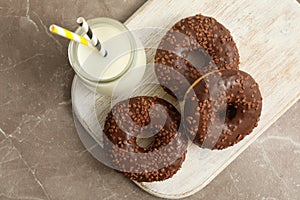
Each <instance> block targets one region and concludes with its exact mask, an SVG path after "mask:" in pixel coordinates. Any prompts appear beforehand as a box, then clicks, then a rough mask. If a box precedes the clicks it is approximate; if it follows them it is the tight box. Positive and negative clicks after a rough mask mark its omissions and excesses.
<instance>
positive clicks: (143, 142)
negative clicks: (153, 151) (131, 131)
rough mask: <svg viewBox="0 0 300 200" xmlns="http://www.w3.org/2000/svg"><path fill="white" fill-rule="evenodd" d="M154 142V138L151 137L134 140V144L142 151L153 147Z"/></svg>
mask: <svg viewBox="0 0 300 200" xmlns="http://www.w3.org/2000/svg"><path fill="white" fill-rule="evenodd" d="M154 142H155V136H152V137H148V138H142V137H138V138H136V144H137V145H138V146H139V147H141V148H144V149H148V148H150V147H151V146H153V144H154Z"/></svg>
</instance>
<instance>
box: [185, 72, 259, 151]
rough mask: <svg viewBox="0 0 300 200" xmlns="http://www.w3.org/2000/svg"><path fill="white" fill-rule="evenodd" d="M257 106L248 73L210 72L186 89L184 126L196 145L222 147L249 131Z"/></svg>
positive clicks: (256, 118) (254, 122) (254, 87)
mask: <svg viewBox="0 0 300 200" xmlns="http://www.w3.org/2000/svg"><path fill="white" fill-rule="evenodd" d="M261 109H262V97H261V93H260V91H259V87H258V84H257V83H256V82H255V80H254V79H253V78H252V77H251V76H250V75H249V74H247V73H246V72H243V71H238V70H221V71H216V72H211V73H208V74H206V75H204V76H203V77H201V78H199V79H198V80H197V81H196V82H195V83H194V84H193V85H192V86H191V87H190V88H189V90H188V91H187V94H186V96H185V104H184V127H185V129H186V132H187V134H188V135H189V137H190V139H191V140H192V141H193V142H194V143H195V144H197V145H198V146H200V147H202V148H209V149H224V148H227V147H228V146H232V145H234V144H236V143H238V142H239V141H241V140H242V139H243V138H244V137H245V136H246V135H248V134H250V133H251V132H252V130H253V129H254V128H255V127H256V126H257V123H258V121H259V117H260V114H261Z"/></svg>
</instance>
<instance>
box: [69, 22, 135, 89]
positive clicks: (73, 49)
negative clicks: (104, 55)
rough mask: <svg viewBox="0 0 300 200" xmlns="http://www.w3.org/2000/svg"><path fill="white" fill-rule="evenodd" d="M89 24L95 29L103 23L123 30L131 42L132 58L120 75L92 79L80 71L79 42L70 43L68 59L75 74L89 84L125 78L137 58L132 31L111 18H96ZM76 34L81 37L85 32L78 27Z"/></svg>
mask: <svg viewBox="0 0 300 200" xmlns="http://www.w3.org/2000/svg"><path fill="white" fill-rule="evenodd" d="M87 22H88V23H89V25H90V26H91V27H92V28H93V26H95V25H97V24H101V23H105V24H109V25H113V26H114V27H116V28H117V29H119V30H121V31H122V33H124V34H126V35H127V36H128V39H129V42H130V46H131V49H130V52H129V53H130V58H129V61H128V63H127V66H126V67H125V68H124V70H122V71H121V72H120V73H118V74H117V75H115V76H113V77H111V78H106V79H100V78H99V79H92V78H90V77H89V76H88V75H87V73H86V72H85V71H84V70H78V69H81V65H80V63H79V61H78V56H77V52H78V51H77V49H78V46H79V44H78V43H77V42H74V41H70V43H69V47H68V57H69V62H70V64H71V66H72V68H73V70H74V71H75V73H76V74H77V75H78V76H79V77H80V78H81V79H83V80H84V81H87V82H91V83H95V84H97V83H109V82H112V81H115V80H117V79H119V78H120V77H121V76H123V75H124V74H125V73H126V72H127V71H128V70H129V68H130V66H131V65H132V63H133V61H134V59H135V57H136V43H135V40H134V36H133V34H132V33H131V32H130V30H129V29H128V28H127V27H126V26H125V25H124V24H122V23H121V22H119V21H117V20H115V19H111V18H106V17H101V18H94V19H89V20H87ZM75 33H76V34H79V35H83V34H84V31H83V30H82V29H81V28H80V27H78V28H77V29H76V31H75Z"/></svg>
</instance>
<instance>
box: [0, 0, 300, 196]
mask: <svg viewBox="0 0 300 200" xmlns="http://www.w3.org/2000/svg"><path fill="white" fill-rule="evenodd" d="M143 3H144V1H143V0H89V1H88V0H83V1H78V0H66V1H60V0H51V1H46V0H0V23H1V26H0V29H1V31H0V41H1V45H0V111H1V115H0V199H1V200H2V199H3V200H14V199H18V200H25V199H35V200H38V199H59V200H61V199H62V200H63V199H68V200H69V199H72V200H77V199H105V200H109V199H110V200H113V199H130V200H135V199H136V200H141V199H143V200H148V199H157V198H155V197H153V196H151V195H149V194H147V193H145V192H143V191H142V190H141V189H139V188H138V187H136V186H135V185H134V184H133V183H132V182H131V181H129V180H128V179H126V178H125V177H123V176H122V175H121V174H118V173H116V172H115V171H113V170H112V169H109V168H107V167H105V166H103V165H102V164H101V163H99V162H98V161H97V160H95V159H94V158H93V157H92V156H91V155H90V154H89V153H88V152H87V151H86V150H85V149H84V147H83V145H82V144H81V142H80V140H79V138H78V136H77V134H76V131H75V128H74V123H73V118H72V110H71V100H70V87H71V82H72V78H73V76H74V72H73V71H72V69H71V67H70V66H69V63H68V59H67V45H68V41H67V40H65V39H63V38H60V37H57V36H54V35H52V34H50V33H49V31H48V27H49V25H50V24H52V23H57V24H60V25H63V26H64V27H66V28H69V29H71V30H74V29H75V28H76V26H77V25H76V22H75V19H76V18H77V17H78V16H84V17H85V18H87V19H88V18H95V17H101V16H106V17H113V18H115V19H118V20H120V21H125V20H126V19H127V18H128V17H129V16H130V15H131V14H132V13H133V12H134V11H135V10H136V9H137V8H139V7H140V6H141V5H142V4H143ZM299 111H300V101H298V102H297V103H296V104H295V105H294V106H293V107H292V108H291V109H290V110H289V111H288V112H286V113H285V114H284V115H283V116H282V117H281V118H280V119H279V120H278V121H277V122H276V123H275V124H274V125H273V126H272V127H271V128H269V129H268V130H267V131H266V132H265V133H264V134H263V135H262V136H261V137H260V138H259V139H258V140H257V141H256V142H255V143H254V144H252V145H251V146H250V147H249V148H248V149H247V150H246V151H245V152H243V153H242V154H241V155H240V156H239V157H238V158H237V159H236V160H235V161H234V162H233V163H232V164H231V165H230V166H229V167H227V168H226V169H225V170H224V171H223V172H222V173H221V174H220V175H219V176H218V177H217V178H216V179H214V180H213V181H212V182H211V183H210V184H209V185H208V186H207V187H205V188H204V189H203V190H202V191H200V192H199V193H197V194H195V195H194V196H192V197H189V198H187V199H189V200H196V199H197V200H198V199H206V200H209V199H222V200H223V199H261V200H267V199H268V200H274V199H283V200H286V199H292V200H297V199H299V198H300V112H299Z"/></svg>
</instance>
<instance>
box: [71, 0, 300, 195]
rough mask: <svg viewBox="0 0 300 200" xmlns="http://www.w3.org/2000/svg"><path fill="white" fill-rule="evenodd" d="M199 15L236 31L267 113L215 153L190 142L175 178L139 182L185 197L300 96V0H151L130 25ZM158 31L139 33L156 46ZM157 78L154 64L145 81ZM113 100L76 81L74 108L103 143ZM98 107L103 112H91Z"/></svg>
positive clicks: (243, 58)
mask: <svg viewBox="0 0 300 200" xmlns="http://www.w3.org/2000/svg"><path fill="white" fill-rule="evenodd" d="M197 13H202V14H204V15H208V16H212V17H214V18H216V19H217V20H218V21H219V22H221V23H222V24H223V25H225V26H226V27H227V28H228V29H229V30H230V31H231V33H232V35H233V38H234V39H235V42H236V43H237V46H238V49H239V53H240V57H241V64H240V68H241V69H242V70H244V71H246V72H248V73H250V74H251V75H252V76H253V77H254V78H255V80H256V81H257V82H258V83H259V85H260V89H261V92H262V95H263V111H262V116H261V120H260V122H259V126H258V127H257V128H256V129H255V130H254V132H253V133H252V134H251V135H249V136H247V137H246V138H245V139H244V140H243V141H241V142H240V143H239V144H237V145H235V146H234V147H231V148H228V149H226V150H222V151H210V150H203V149H199V148H197V147H196V146H194V145H190V146H189V149H188V154H187V158H186V160H185V162H184V163H183V166H182V169H181V170H180V171H179V172H178V173H177V174H176V175H175V176H174V177H173V178H171V179H168V180H166V181H163V182H153V183H137V185H138V186H140V187H141V188H142V189H144V190H146V191H147V192H149V193H151V194H153V195H156V196H159V197H163V198H172V199H179V198H183V197H187V196H189V195H192V194H194V193H195V192H197V191H199V190H201V189H202V188H203V187H204V186H206V185H207V184H208V183H209V182H210V181H211V180H213V179H214V178H215V177H216V176H217V175H218V174H219V173H220V172H221V171H222V170H223V169H224V168H225V167H226V166H228V165H229V164H230V163H231V162H232V161H233V160H234V159H235V158H236V157H237V156H238V155H239V154H240V153H242V152H243V151H244V150H245V149H246V148H247V147H248V146H249V145H250V144H251V143H252V142H254V141H255V139H256V138H258V137H259V136H260V135H261V134H262V133H263V132H264V131H265V130H266V129H267V128H268V127H270V126H271V125H272V124H273V123H274V122H275V121H276V120H277V119H278V118H279V117H280V116H281V115H282V114H283V113H284V112H285V111H286V110H287V109H288V108H290V107H291V106H292V105H293V104H294V103H295V102H296V101H297V100H298V99H299V97H300V6H299V4H298V3H297V2H296V0H284V1H282V0H253V1H247V0H243V1H242V0H240V1H236V0H219V1H217V0H184V1H182V0H150V1H148V2H147V3H146V4H145V5H144V6H143V7H142V8H140V9H139V10H138V11H137V12H136V13H135V14H134V15H133V16H132V17H131V18H130V19H129V20H128V21H127V22H126V24H127V25H128V27H129V28H130V29H139V28H147V27H160V28H169V27H171V26H172V25H173V24H174V23H175V22H176V21H178V20H180V19H181V18H185V17H188V16H191V15H195V14H197ZM155 30H156V29H145V30H144V31H143V32H140V33H143V34H138V35H137V36H138V37H139V38H140V39H141V41H142V42H143V43H144V45H145V46H152V47H153V46H155V45H158V42H159V41H160V37H159V36H158V35H157V33H156V32H155ZM153 55H154V50H153V49H150V50H149V51H147V57H148V61H149V62H150V63H151V62H152V61H153ZM153 79H154V74H153V69H152V68H151V66H149V67H148V68H147V72H146V74H145V77H144V81H149V80H150V81H151V80H153ZM155 92H157V93H158V95H160V96H164V95H165V94H164V93H163V92H162V91H161V90H160V89H157V90H156V89H155V90H152V91H149V92H148V91H143V95H145V94H148V93H149V94H152V95H153V93H155ZM166 98H167V97H166ZM95 101H96V104H95ZM109 102H110V101H109V99H108V98H107V97H102V96H97V97H96V99H95V97H94V95H93V94H92V93H91V92H90V91H88V90H87V89H85V88H84V87H83V86H82V85H81V83H80V82H79V81H77V79H76V78H75V79H74V82H73V88H72V103H73V108H74V111H75V113H76V115H77V116H78V118H79V120H80V121H81V123H82V124H83V126H84V127H85V128H86V129H88V130H89V131H90V132H91V134H92V137H93V138H94V139H95V140H96V141H97V142H98V143H99V145H101V136H100V135H99V134H98V133H99V132H98V131H100V132H101V130H100V129H99V128H100V127H99V126H98V122H97V119H100V124H101V123H103V119H104V117H105V116H103V115H104V114H103V113H106V112H107V111H108V110H109V105H107V104H109ZM94 108H96V110H97V113H98V114H97V115H95V116H91V114H90V113H91V112H93V110H94Z"/></svg>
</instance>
